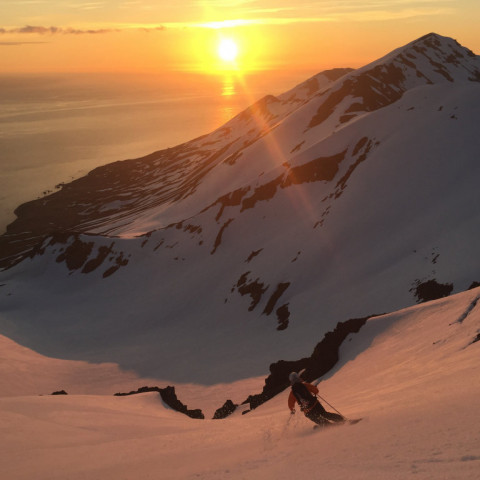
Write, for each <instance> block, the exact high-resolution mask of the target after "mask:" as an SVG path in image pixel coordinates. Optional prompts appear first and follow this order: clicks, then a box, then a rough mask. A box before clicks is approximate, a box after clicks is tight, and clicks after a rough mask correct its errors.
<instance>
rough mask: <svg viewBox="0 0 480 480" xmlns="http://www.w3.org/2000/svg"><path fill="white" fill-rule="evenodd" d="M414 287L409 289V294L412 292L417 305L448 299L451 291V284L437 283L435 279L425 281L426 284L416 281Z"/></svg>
mask: <svg viewBox="0 0 480 480" xmlns="http://www.w3.org/2000/svg"><path fill="white" fill-rule="evenodd" d="M414 285H415V286H414V287H412V288H411V289H410V292H413V294H414V295H415V297H417V303H424V302H429V301H431V300H436V299H437V298H443V297H448V296H449V295H450V294H451V293H452V290H453V284H451V283H438V282H437V281H436V280H435V279H432V280H427V281H426V282H421V281H420V280H416V281H415V283H414Z"/></svg>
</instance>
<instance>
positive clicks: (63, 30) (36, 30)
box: [0, 25, 120, 35]
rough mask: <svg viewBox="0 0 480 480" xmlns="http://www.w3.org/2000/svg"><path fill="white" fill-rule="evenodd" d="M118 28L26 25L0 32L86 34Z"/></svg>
mask: <svg viewBox="0 0 480 480" xmlns="http://www.w3.org/2000/svg"><path fill="white" fill-rule="evenodd" d="M119 31H120V29H117V28H99V29H78V28H70V27H68V28H63V27H42V26H33V25H25V26H24V27H17V28H0V34H2V35H7V34H24V33H26V34H37V35H56V34H63V35H84V34H102V33H112V32H119Z"/></svg>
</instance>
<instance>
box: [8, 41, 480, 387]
mask: <svg viewBox="0 0 480 480" xmlns="http://www.w3.org/2000/svg"><path fill="white" fill-rule="evenodd" d="M479 80H480V59H479V57H478V56H476V55H474V54H473V53H472V52H470V51H469V50H468V49H466V48H464V47H462V46H460V45H459V44H458V43H457V42H455V41H454V40H452V39H449V38H446V37H441V36H439V35H435V34H430V35H427V36H425V37H422V38H420V39H418V40H415V41H414V42H411V43H410V44H408V45H405V46H403V47H401V48H399V49H397V50H395V51H394V52H391V53H390V54H388V55H386V56H385V57H383V58H381V59H379V60H377V61H376V62H374V63H372V64H370V65H366V66H365V67H363V68H361V69H358V70H354V71H350V70H340V71H336V72H334V73H332V72H330V73H326V72H324V73H321V74H319V75H317V76H315V77H314V78H313V79H310V80H307V81H306V82H305V83H304V84H302V85H299V86H298V87H296V88H294V89H293V90H292V91H290V92H287V93H285V94H284V95H280V96H279V97H272V96H266V97H264V98H263V99H261V100H260V101H258V102H256V103H255V104H254V105H253V106H252V107H250V108H249V109H247V110H246V111H245V112H243V113H241V114H240V115H238V116H237V117H235V118H233V119H232V120H231V121H230V122H228V123H227V124H226V125H224V126H223V127H221V128H219V129H218V130H216V131H215V132H212V133H211V134H209V135H206V136H204V137H201V138H198V139H195V140H192V141H191V142H188V143H186V144H183V145H179V146H178V147H175V148H172V149H168V150H163V151H160V152H155V153H152V154H151V155H149V156H148V157H145V158H142V159H136V160H130V161H125V162H117V163H114V164H110V165H107V166H105V167H101V168H99V169H96V170H94V171H93V172H91V173H90V174H89V175H87V176H86V177H84V178H83V179H79V180H77V181H75V182H72V183H70V184H68V185H65V186H64V187H63V188H62V190H61V191H59V192H57V193H56V194H54V195H51V196H48V197H45V198H43V199H41V200H39V201H35V202H30V203H29V204H25V205H23V206H21V207H19V209H18V210H17V215H18V219H17V221H16V222H14V223H13V224H12V225H10V226H9V230H8V234H6V235H4V236H2V237H0V249H1V253H2V254H1V255H0V262H1V265H2V267H3V268H4V269H3V271H1V272H0V333H1V334H3V335H5V336H7V337H9V338H11V339H12V340H14V341H16V342H17V343H19V344H21V345H23V346H26V347H29V348H32V349H33V350H35V351H37V352H39V353H42V354H44V355H47V356H52V357H56V358H64V359H70V360H87V361H91V362H97V363H100V362H106V363H112V362H113V363H115V364H117V365H119V367H120V368H122V369H124V370H134V371H135V374H136V375H138V376H140V377H147V378H157V379H165V380H169V381H172V382H173V383H178V382H182V383H203V384H217V383H225V382H230V381H233V380H239V379H243V378H252V377H258V376H262V375H265V374H266V373H267V371H268V367H269V364H270V363H272V362H274V361H277V360H279V359H288V360H290V359H297V358H300V357H301V356H303V355H304V354H305V352H310V351H312V349H313V348H314V346H315V345H316V344H317V343H318V342H319V341H320V340H321V338H322V337H323V335H324V334H325V333H326V332H328V331H331V330H332V329H333V328H334V327H335V326H336V324H337V323H338V322H339V321H345V320H347V319H349V318H352V317H363V316H367V315H371V314H374V313H382V312H389V311H393V310H397V309H400V308H403V307H406V306H409V305H412V304H413V303H415V302H416V301H417V300H420V299H421V297H422V296H421V295H420V294H419V291H420V290H419V289H421V288H422V287H425V285H426V286H427V287H428V286H429V285H432V284H433V285H436V286H437V288H438V289H439V290H440V291H441V292H440V295H444V294H448V293H450V292H460V291H463V290H465V289H467V288H468V287H469V286H470V285H471V284H472V282H474V281H479V280H480V279H479V278H478V272H479V268H480V263H479V257H478V254H477V245H478V244H479V242H480V218H479V215H480V213H479V212H480V211H479V209H478V205H479V202H480V193H479V192H480V190H479V189H478V179H479V178H480V171H479V166H480V164H479V162H478V151H479V150H480V137H479V136H478V123H479V121H480V118H479V115H480V82H479ZM437 296H438V292H437Z"/></svg>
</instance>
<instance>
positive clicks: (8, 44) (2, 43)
mask: <svg viewBox="0 0 480 480" xmlns="http://www.w3.org/2000/svg"><path fill="white" fill-rule="evenodd" d="M44 43H49V42H0V47H11V46H18V45H41V44H44Z"/></svg>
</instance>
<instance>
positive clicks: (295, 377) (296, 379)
mask: <svg viewBox="0 0 480 480" xmlns="http://www.w3.org/2000/svg"><path fill="white" fill-rule="evenodd" d="M288 379H289V380H290V384H291V385H293V384H294V383H299V382H301V381H302V379H301V378H300V375H299V374H298V373H297V372H292V373H291V374H290V375H289V376H288Z"/></svg>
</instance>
